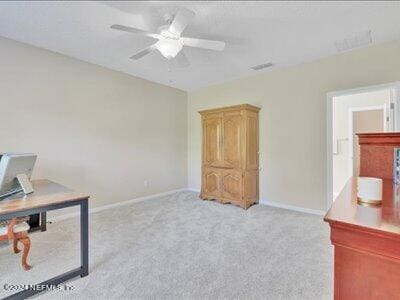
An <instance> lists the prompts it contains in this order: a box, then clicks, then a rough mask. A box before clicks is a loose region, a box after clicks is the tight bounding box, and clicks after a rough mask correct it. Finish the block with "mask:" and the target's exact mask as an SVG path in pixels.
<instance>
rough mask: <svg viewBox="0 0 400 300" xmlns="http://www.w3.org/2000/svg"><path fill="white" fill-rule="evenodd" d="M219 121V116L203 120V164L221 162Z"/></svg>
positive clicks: (211, 164) (218, 163)
mask: <svg viewBox="0 0 400 300" xmlns="http://www.w3.org/2000/svg"><path fill="white" fill-rule="evenodd" d="M221 123H222V120H221V118H220V117H213V118H208V119H205V120H204V121H203V164H205V165H208V166H219V165H221V163H222V153H221V141H222V130H221Z"/></svg>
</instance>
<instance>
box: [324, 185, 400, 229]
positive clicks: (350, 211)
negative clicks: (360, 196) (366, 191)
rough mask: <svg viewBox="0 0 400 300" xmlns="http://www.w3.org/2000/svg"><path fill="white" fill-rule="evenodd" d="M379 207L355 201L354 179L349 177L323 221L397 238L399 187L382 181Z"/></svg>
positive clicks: (355, 188) (399, 209)
mask: <svg viewBox="0 0 400 300" xmlns="http://www.w3.org/2000/svg"><path fill="white" fill-rule="evenodd" d="M382 192H383V196H382V198H383V199H382V204H381V205H378V206H368V205H365V204H360V203H358V202H357V177H352V178H350V179H349V181H348V182H347V184H346V186H345V187H344V189H343V190H342V192H341V193H340V194H339V196H338V197H337V198H336V200H335V202H334V203H333V204H332V207H331V208H330V209H329V211H328V213H327V214H326V215H325V218H324V220H325V221H326V222H329V223H331V224H332V223H340V224H342V225H348V226H350V227H354V226H355V227H363V228H366V229H372V230H374V231H379V232H381V233H388V234H396V235H400V187H399V186H397V185H394V184H393V181H392V180H391V179H384V180H383V191H382Z"/></svg>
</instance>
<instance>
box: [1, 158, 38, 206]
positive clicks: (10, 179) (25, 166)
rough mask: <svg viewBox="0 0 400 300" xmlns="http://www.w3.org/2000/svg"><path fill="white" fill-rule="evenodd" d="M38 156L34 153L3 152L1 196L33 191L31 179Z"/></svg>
mask: <svg viewBox="0 0 400 300" xmlns="http://www.w3.org/2000/svg"><path fill="white" fill-rule="evenodd" d="M36 158H37V156H36V155H35V154H32V153H3V154H1V156H0V197H1V198H3V197H5V196H8V195H11V194H14V193H18V192H21V191H24V192H25V194H28V193H30V192H33V189H32V186H31V185H30V181H29V179H30V178H31V176H32V171H33V167H34V165H35V162H36Z"/></svg>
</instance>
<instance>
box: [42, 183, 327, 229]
mask: <svg viewBox="0 0 400 300" xmlns="http://www.w3.org/2000/svg"><path fill="white" fill-rule="evenodd" d="M183 191H191V192H195V193H200V190H199V189H196V188H183V189H176V190H171V191H167V192H164V193H159V194H153V195H148V196H144V197H139V198H135V199H131V200H126V201H121V202H117V203H113V204H107V205H103V206H99V207H95V208H92V209H89V214H91V213H95V212H99V211H103V210H107V209H111V208H115V207H120V206H126V205H130V204H133V203H137V202H142V201H147V200H151V199H154V198H159V197H164V196H168V195H172V194H175V193H178V192H183ZM259 204H262V205H268V206H273V207H279V208H283V209H288V210H293V211H298V212H303V213H308V214H313V215H319V216H323V215H325V213H326V212H325V211H323V210H316V209H310V208H305V207H299V206H294V205H288V204H283V203H278V202H271V201H265V200H260V202H259ZM77 216H79V212H74V213H68V214H64V215H60V216H55V217H51V218H49V221H50V222H57V221H61V220H66V219H69V218H73V217H77Z"/></svg>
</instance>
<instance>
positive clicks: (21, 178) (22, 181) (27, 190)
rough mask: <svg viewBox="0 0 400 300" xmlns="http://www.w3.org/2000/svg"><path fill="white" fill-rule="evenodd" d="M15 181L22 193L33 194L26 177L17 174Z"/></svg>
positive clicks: (23, 174) (30, 184)
mask: <svg viewBox="0 0 400 300" xmlns="http://www.w3.org/2000/svg"><path fill="white" fill-rule="evenodd" d="M17 180H18V183H19V185H20V186H21V188H22V190H23V191H24V193H25V195H27V194H30V193H33V186H32V183H31V182H30V180H29V178H28V176H26V174H25V173H22V174H18V175H17Z"/></svg>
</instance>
